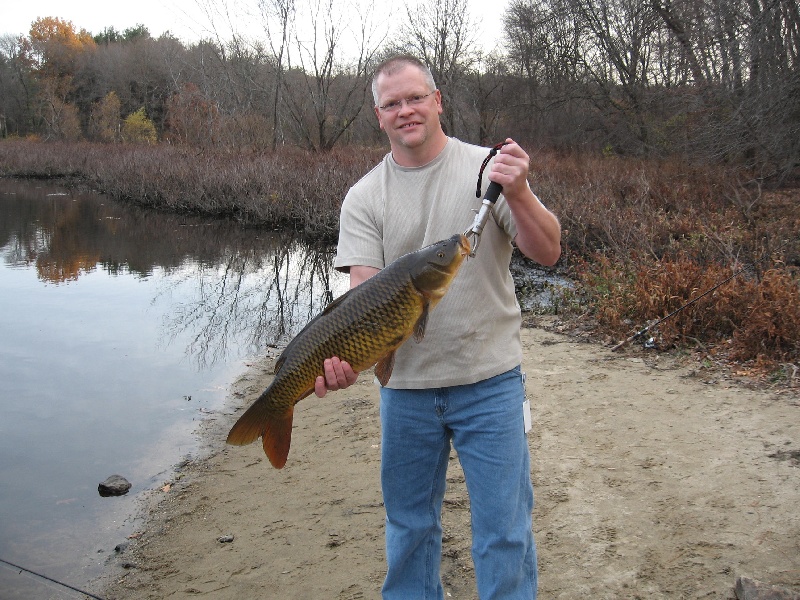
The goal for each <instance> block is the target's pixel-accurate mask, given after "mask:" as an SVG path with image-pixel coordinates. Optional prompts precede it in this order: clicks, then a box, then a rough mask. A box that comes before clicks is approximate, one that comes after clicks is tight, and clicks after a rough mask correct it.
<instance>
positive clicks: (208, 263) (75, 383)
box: [0, 179, 346, 600]
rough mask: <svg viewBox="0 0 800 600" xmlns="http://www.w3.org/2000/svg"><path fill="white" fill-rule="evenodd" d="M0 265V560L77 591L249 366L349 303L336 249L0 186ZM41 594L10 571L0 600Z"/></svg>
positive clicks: (64, 194) (49, 190)
mask: <svg viewBox="0 0 800 600" xmlns="http://www.w3.org/2000/svg"><path fill="white" fill-rule="evenodd" d="M0 257H2V260H0V331H2V332H3V335H2V336H0V381H2V382H3V384H2V396H0V409H2V411H3V412H2V417H0V557H2V558H5V559H7V560H12V561H13V562H15V563H17V564H20V565H23V566H25V567H28V568H33V569H35V570H37V571H39V572H43V573H46V574H47V575H49V576H51V577H56V578H58V579H62V580H65V581H67V582H69V583H71V584H73V585H81V586H83V584H86V585H89V583H88V582H89V581H90V580H91V579H92V578H93V577H95V576H96V575H98V574H99V570H100V569H101V568H102V566H103V563H104V560H105V557H107V556H109V555H110V554H112V550H113V548H114V546H115V545H116V544H118V543H119V542H121V541H124V537H125V535H126V534H127V533H128V532H129V531H128V532H126V531H125V528H126V527H127V528H130V527H131V526H132V525H131V523H130V521H129V518H128V515H130V513H131V512H132V511H133V510H134V508H135V505H134V503H133V498H132V497H133V496H134V495H135V494H137V493H139V492H141V491H142V490H144V489H147V488H152V487H153V486H155V485H157V484H158V483H160V482H162V481H163V479H164V478H165V477H168V474H165V471H168V470H169V469H170V468H171V466H172V465H174V464H175V463H177V462H178V461H179V460H180V459H181V458H182V457H183V456H184V455H185V454H191V453H193V452H194V451H195V450H196V448H197V447H198V445H197V442H196V440H194V437H193V435H192V431H193V429H194V427H195V425H196V421H198V420H201V419H205V418H214V417H213V415H214V414H215V412H217V411H219V410H220V409H221V408H222V407H223V404H224V401H225V396H226V389H227V385H228V384H229V383H230V382H231V381H232V380H233V379H234V378H235V377H236V376H237V375H238V374H240V373H241V372H242V371H243V369H244V366H243V360H244V359H245V358H246V357H251V356H253V355H262V354H263V353H264V352H265V350H266V349H267V347H268V346H270V345H278V346H280V345H282V344H283V343H285V342H286V341H288V339H290V338H291V337H292V336H293V335H294V333H295V332H296V331H298V330H299V328H301V327H302V326H303V325H304V324H305V322H306V321H307V320H308V319H309V318H310V317H311V316H312V315H314V314H316V313H317V312H318V311H319V310H320V309H321V308H322V306H323V305H324V304H326V303H327V302H328V301H329V300H330V299H331V298H332V297H334V296H337V295H339V294H340V293H342V292H343V291H344V289H345V287H346V281H345V278H344V277H342V276H339V275H337V274H335V273H334V272H333V271H332V270H331V267H330V264H331V256H330V251H329V250H328V249H314V248H308V247H306V246H303V245H302V244H299V243H297V242H296V241H294V240H292V239H291V238H288V237H286V236H282V235H279V234H277V233H275V234H273V233H269V232H263V231H260V230H256V229H245V228H242V227H240V226H238V225H237V224H235V223H230V222H214V221H209V220H203V219H193V218H189V217H182V216H176V215H171V214H159V213H154V212H152V211H146V210H139V209H137V208H135V207H130V206H126V205H121V204H118V203H114V202H111V201H104V200H103V199H102V197H98V196H96V195H94V194H81V193H72V192H69V191H65V190H64V189H61V188H58V187H55V186H51V185H49V184H41V183H33V184H32V183H26V182H15V181H8V180H2V179H0ZM209 415H212V416H209ZM113 473H120V474H122V475H125V476H126V477H127V478H128V479H129V480H130V481H131V482H132V483H133V489H132V490H131V493H130V495H129V496H128V497H123V498H113V499H104V498H100V497H99V496H98V494H97V483H98V482H100V481H102V480H103V479H105V478H106V477H107V476H109V475H111V474H113ZM26 585H27V586H28V587H25V586H26ZM40 585H41V582H36V581H31V580H30V579H26V578H24V577H22V576H20V575H19V573H17V572H14V571H9V570H8V569H5V568H3V567H0V590H2V593H0V596H2V597H3V598H4V600H5V599H6V598H9V599H12V598H13V599H15V598H33V597H44V596H43V595H42V588H41V587H40ZM47 597H52V598H71V597H74V595H68V594H67V595H59V594H57V593H49V595H48V596H47Z"/></svg>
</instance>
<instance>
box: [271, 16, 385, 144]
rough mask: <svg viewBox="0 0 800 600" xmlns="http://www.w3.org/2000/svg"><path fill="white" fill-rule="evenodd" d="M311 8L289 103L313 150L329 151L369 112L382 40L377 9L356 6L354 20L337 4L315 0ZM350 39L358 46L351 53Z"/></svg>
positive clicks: (299, 34) (299, 36) (300, 35)
mask: <svg viewBox="0 0 800 600" xmlns="http://www.w3.org/2000/svg"><path fill="white" fill-rule="evenodd" d="M308 9H309V13H308V15H307V17H306V18H305V19H304V22H305V23H307V24H308V29H307V31H296V32H295V51H296V53H295V55H294V56H292V58H291V61H292V62H290V65H289V66H290V70H291V71H292V73H291V77H289V78H286V79H285V80H284V81H285V84H286V85H285V89H286V92H287V93H286V96H285V99H286V103H287V106H288V109H289V113H290V115H291V118H292V121H293V123H294V125H295V127H296V129H297V132H298V134H299V136H300V137H301V139H302V140H304V142H305V144H306V145H307V146H308V147H309V148H312V149H314V150H320V151H325V150H330V149H331V148H333V146H334V145H335V144H336V143H337V142H338V141H339V140H340V139H341V138H342V136H343V135H344V134H345V133H346V132H347V131H348V130H349V128H350V127H351V126H352V124H353V122H354V121H355V120H356V118H357V117H358V115H359V114H360V113H361V111H362V110H363V109H364V107H365V105H366V101H367V98H368V89H369V81H368V74H369V69H370V68H371V65H372V63H373V62H374V57H375V53H376V52H377V49H378V48H379V47H380V44H381V43H382V42H383V38H382V37H381V36H380V33H376V32H379V31H380V30H379V28H377V26H375V25H374V24H373V21H372V15H373V10H374V5H369V6H367V7H365V8H363V9H361V10H359V9H358V7H351V9H352V10H354V11H355V13H354V14H353V15H351V18H349V19H348V18H347V15H346V14H345V13H346V11H344V12H340V11H339V10H338V8H337V6H336V3H335V0H314V1H313V3H312V4H311V5H310V6H309V7H308ZM345 40H346V41H347V42H348V43H351V44H353V45H352V46H350V48H351V49H350V50H348V49H347V48H346V46H347V44H346V43H345ZM348 56H352V58H348ZM292 63H293V64H294V68H292Z"/></svg>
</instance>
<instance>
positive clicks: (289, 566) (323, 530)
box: [104, 328, 800, 600]
mask: <svg viewBox="0 0 800 600" xmlns="http://www.w3.org/2000/svg"><path fill="white" fill-rule="evenodd" d="M522 340H523V345H524V350H525V354H524V362H523V367H524V370H525V371H526V372H527V375H528V395H529V397H530V398H531V400H532V403H533V410H534V429H533V431H532V432H531V433H530V435H529V440H530V447H531V452H532V463H533V479H534V486H535V493H536V509H535V514H534V532H535V535H536V539H537V544H538V550H539V569H540V573H539V577H540V598H541V599H542V600H549V599H553V598H563V599H569V600H572V599H577V598H593V599H635V598H646V599H649V600H653V599H658V598H719V599H728V598H734V593H733V587H734V582H735V579H736V577H737V576H740V575H744V576H748V577H753V578H755V579H758V580H761V581H764V582H768V583H770V584H775V585H780V586H783V587H786V588H790V589H793V590H794V591H796V592H800V508H798V507H800V399H799V398H798V395H797V392H796V388H795V391H793V390H788V389H772V390H770V389H766V390H765V389H761V390H756V389H750V388H749V387H748V386H746V385H743V384H742V383H741V382H739V381H736V380H735V379H733V378H730V377H725V376H723V375H721V374H720V373H719V372H714V371H706V370H705V369H703V368H701V367H700V366H699V365H698V364H696V363H694V362H692V361H686V362H685V363H681V362H679V361H677V360H675V359H673V358H670V357H666V356H663V355H662V356H658V355H656V354H649V353H647V354H645V353H642V352H639V351H637V350H635V349H633V348H629V349H627V350H626V351H623V352H620V353H612V352H610V351H609V350H608V349H607V348H603V347H602V346H599V345H597V344H590V343H585V342H582V341H579V340H577V339H576V338H572V337H568V336H566V335H562V334H558V333H554V332H552V331H545V330H543V329H535V328H534V329H524V330H523V336H522ZM270 372H271V364H270V362H269V361H268V360H265V361H264V362H263V363H261V364H258V365H253V367H252V369H251V370H250V371H249V372H248V373H246V374H245V375H244V376H243V377H242V378H241V379H240V380H239V381H237V382H236V383H235V384H234V386H233V389H232V390H231V400H230V409H229V410H227V411H225V414H219V415H216V416H215V417H214V418H211V419H209V420H208V421H206V423H205V425H204V428H205V431H204V432H203V435H204V439H206V440H207V442H208V444H209V448H208V450H209V452H208V456H207V457H205V458H203V459H199V460H197V461H195V462H193V463H191V464H189V465H186V466H185V467H184V468H182V470H181V471H180V473H179V475H178V476H177V477H176V478H175V480H174V481H171V482H165V485H164V487H163V489H158V490H155V491H153V492H152V493H151V495H150V497H149V499H148V500H147V503H148V506H147V507H146V510H147V517H146V520H145V522H144V526H143V528H142V529H141V531H140V532H138V533H137V534H136V536H135V538H136V539H133V540H132V541H131V544H130V546H129V547H128V549H127V550H126V551H125V552H123V553H122V554H120V555H119V556H118V557H117V559H116V561H115V564H114V565H112V566H110V573H109V582H108V586H107V588H106V590H105V591H104V594H105V596H106V597H107V598H109V599H120V600H122V599H136V598H152V599H165V598H175V599H177V598H214V599H229V598H230V599H234V598H235V599H241V598H265V599H294V598H297V599H309V598H319V599H336V600H357V599H361V598H378V597H379V595H380V593H379V592H380V585H381V581H382V579H383V574H384V560H383V518H384V515H383V507H382V503H381V495H380V486H379V481H378V466H379V454H380V453H379V444H380V435H379V419H378V401H377V398H378V391H377V389H376V387H375V386H374V385H373V383H372V377H371V376H369V375H367V374H364V375H362V377H361V378H360V380H359V382H358V383H357V384H356V385H354V386H353V387H351V388H349V389H348V390H344V391H341V392H336V393H333V394H330V395H329V396H328V397H327V398H326V399H324V400H318V399H316V398H315V397H312V398H309V399H307V400H304V401H303V402H301V403H300V404H298V406H297V410H296V412H295V421H294V422H295V431H294V434H293V442H292V450H291V453H290V455H289V461H288V463H287V465H286V467H285V469H283V470H282V471H278V470H275V469H273V468H272V467H271V466H270V465H269V462H268V461H267V460H266V457H265V456H264V455H263V453H262V450H261V447H260V444H253V445H251V446H247V447H226V446H225V444H224V439H225V435H226V434H227V430H228V428H229V427H230V425H231V424H232V423H233V421H234V420H235V419H236V417H237V416H238V415H239V414H241V411H242V410H243V409H244V408H246V407H247V406H249V404H250V402H251V401H252V399H253V398H254V397H255V396H256V395H257V394H258V393H260V391H261V390H262V389H263V388H264V387H265V385H266V383H267V382H268V381H269V379H270V375H269V373H270ZM448 482H449V484H448V492H447V496H446V499H445V516H444V520H445V523H444V527H445V545H444V558H443V563H442V577H443V580H444V582H445V589H446V591H447V595H448V597H452V598H457V599H473V598H477V595H476V593H475V587H474V583H473V571H472V563H471V558H470V551H469V546H470V533H469V499H468V497H467V494H466V490H465V486H464V477H463V474H462V471H461V469H460V467H459V464H458V460H457V459H456V458H455V456H453V457H451V463H450V469H449V471H448ZM225 536H229V537H225ZM230 537H232V541H220V540H221V539H222V540H229V539H230Z"/></svg>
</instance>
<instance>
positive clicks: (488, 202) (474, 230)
mask: <svg viewBox="0 0 800 600" xmlns="http://www.w3.org/2000/svg"><path fill="white" fill-rule="evenodd" d="M502 191H503V186H502V185H500V184H499V183H495V182H494V181H492V182H490V183H489V187H488V188H486V193H485V194H484V196H483V202H481V207H480V209H479V210H478V211H476V215H475V220H474V221H472V225H471V226H470V228H469V229H467V230H466V231H465V232H464V236H466V238H467V239H468V240H469V243H470V248H471V250H470V253H469V255H470V256H471V257H472V256H475V252H476V251H477V250H478V245H479V244H480V242H481V233H483V228H484V227H485V226H486V223H487V221H488V220H489V215H491V214H492V208H493V207H494V203H495V202H497V199H498V198H499V197H500V193H501V192H502Z"/></svg>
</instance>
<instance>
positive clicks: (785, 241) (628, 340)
mask: <svg viewBox="0 0 800 600" xmlns="http://www.w3.org/2000/svg"><path fill="white" fill-rule="evenodd" d="M788 243H789V240H784V242H783V243H782V244H781V245H780V246H778V247H777V248H776V249H775V250H773V251H772V252H767V253H765V254H764V256H762V257H761V258H759V259H758V260H757V261H755V262H753V263H750V264H748V265H745V266H743V267H742V268H741V269H739V270H738V271H735V272H734V273H733V274H732V275H731V276H730V277H727V278H725V279H724V280H722V281H720V282H719V283H718V284H716V285H715V286H714V287H712V288H710V289H708V290H706V291H705V292H703V293H702V294H700V295H699V296H697V297H695V298H692V299H691V300H689V302H687V303H686V304H684V305H683V306H680V307H678V308H676V309H675V310H673V311H672V312H671V313H669V314H668V315H667V316H665V317H662V318H660V319H658V320H657V321H655V322H654V323H651V324H650V325H648V326H647V327H645V328H643V329H640V330H639V331H637V332H636V333H634V334H633V335H632V336H630V337H629V338H627V339H624V340H622V341H621V342H620V343H619V344H617V345H616V346H614V347H613V348H611V351H612V352H616V351H617V350H619V349H620V348H622V347H623V346H624V345H625V344H628V343H630V342H632V341H633V340H635V339H637V338H640V337H642V336H643V335H644V334H645V333H647V332H648V331H650V330H651V329H654V328H655V327H658V325H660V324H661V323H663V322H664V321H666V320H667V319H669V318H671V317H674V316H675V315H677V314H678V313H679V312H681V311H682V310H684V309H686V308H688V307H690V306H691V305H692V304H694V303H695V302H697V301H698V300H701V299H702V298H705V297H706V296H708V295H709V294H710V293H711V292H713V291H714V290H717V289H718V288H720V287H722V286H723V285H725V284H726V283H728V282H729V281H730V280H731V279H734V278H735V277H738V276H739V275H741V274H742V273H744V272H745V271H747V270H748V269H749V268H750V267H755V266H756V265H757V264H759V263H762V262H764V261H765V260H766V259H767V258H769V257H770V256H771V255H772V254H773V253H774V252H777V251H778V250H780V249H781V248H783V247H784V246H785V245H786V244H788Z"/></svg>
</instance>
